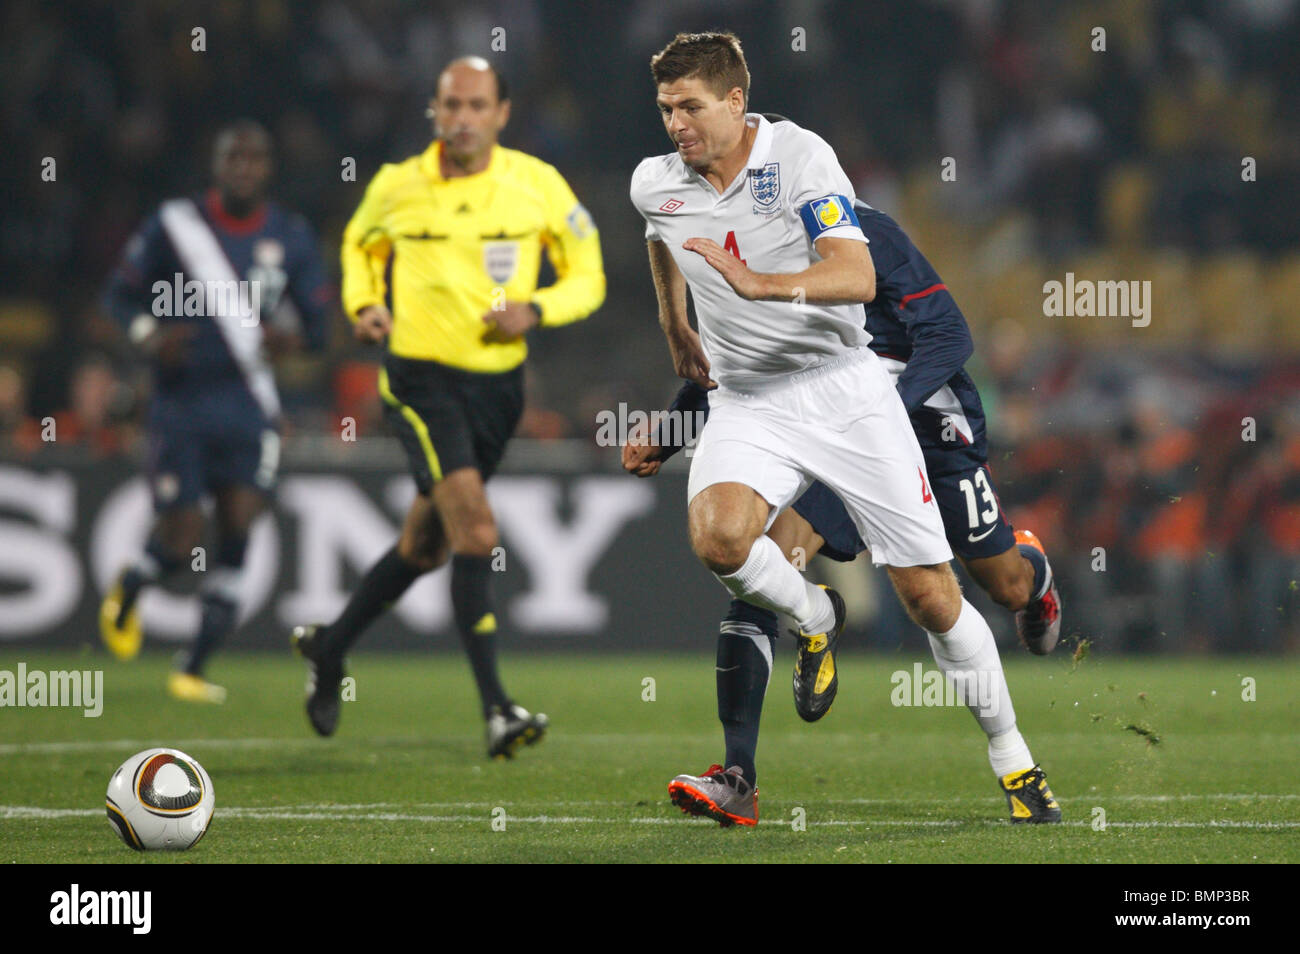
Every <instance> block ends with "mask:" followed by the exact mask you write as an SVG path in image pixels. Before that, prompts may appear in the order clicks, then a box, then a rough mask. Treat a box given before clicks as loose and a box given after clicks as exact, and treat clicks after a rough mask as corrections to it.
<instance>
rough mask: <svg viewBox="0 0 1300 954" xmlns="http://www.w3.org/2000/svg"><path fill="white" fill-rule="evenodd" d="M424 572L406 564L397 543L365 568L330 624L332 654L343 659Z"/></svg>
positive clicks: (330, 649) (329, 637)
mask: <svg viewBox="0 0 1300 954" xmlns="http://www.w3.org/2000/svg"><path fill="white" fill-rule="evenodd" d="M422 575H423V571H422V570H420V568H419V567H417V566H414V565H413V564H410V563H407V562H406V560H405V559H403V558H402V555H401V554H400V553H398V552H397V544H393V548H392V549H391V550H389V551H388V552H387V553H385V554H384V555H383V556H382V557H380V558H379V562H378V563H376V564H375V565H374V566H372V567H371V568H370V569H369V570H367V571H366V575H365V576H364V577H362V578H361V584H360V585H359V586H358V587H357V588H356V590H355V591H354V592H353V594H352V597H351V598H350V599H349V600H348V605H347V606H345V607H343V612H342V613H340V614H339V618H338V619H336V620H335V621H334V622H332V623H330V625H329V627H328V629H329V636H328V646H329V651H330V653H331V654H333V655H335V656H338V657H339V658H342V657H343V656H346V655H347V654H348V651H349V650H350V649H351V648H352V644H353V643H355V642H356V641H357V640H358V639H359V638H360V637H361V633H362V632H363V631H364V630H365V628H366V627H367V626H369V625H370V624H371V623H372V622H374V621H375V619H376V617H378V616H379V614H380V613H382V612H384V611H385V610H387V609H388V607H390V606H392V605H393V604H394V603H396V602H397V601H398V600H399V599H401V596H402V594H403V593H405V592H406V591H407V589H408V588H409V587H410V585H411V584H412V583H414V582H415V581H416V580H418V579H419V578H420V577H421V576H422Z"/></svg>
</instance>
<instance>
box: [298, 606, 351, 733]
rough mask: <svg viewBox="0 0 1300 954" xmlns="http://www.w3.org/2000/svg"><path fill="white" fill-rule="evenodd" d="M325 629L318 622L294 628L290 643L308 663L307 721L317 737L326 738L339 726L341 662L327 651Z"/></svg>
mask: <svg viewBox="0 0 1300 954" xmlns="http://www.w3.org/2000/svg"><path fill="white" fill-rule="evenodd" d="M325 633H326V628H325V627H324V626H322V625H320V624H319V623H311V624H309V625H307V626H295V627H294V630H293V634H292V635H291V636H290V637H289V642H291V643H292V644H293V648H294V649H296V650H298V653H299V654H300V655H301V656H302V658H303V659H305V660H307V720H308V721H309V722H311V727H312V728H313V729H315V730H316V733H317V734H318V735H323V736H329V735H333V734H334V730H335V729H337V728H338V726H339V687H340V686H341V685H342V683H343V675H344V673H343V660H342V659H336V658H335V657H334V656H333V655H332V654H330V653H329V651H328V650H327V649H326V643H325Z"/></svg>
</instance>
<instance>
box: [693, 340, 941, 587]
mask: <svg viewBox="0 0 1300 954" xmlns="http://www.w3.org/2000/svg"><path fill="white" fill-rule="evenodd" d="M814 479H816V480H820V481H821V482H822V483H824V484H826V485H827V486H828V487H830V488H831V490H833V491H834V492H835V493H836V495H837V496H838V497H839V498H840V500H842V501H843V502H844V505H845V507H846V508H847V509H848V512H849V515H850V516H851V517H852V518H853V522H854V524H855V525H856V526H857V528H858V533H859V534H860V535H861V536H862V539H863V541H864V542H865V543H866V544H867V546H868V547H869V548H870V550H871V561H872V563H874V564H875V565H877V566H882V565H887V566H900V567H902V566H922V565H927V566H928V565H932V564H937V563H947V562H948V561H949V560H951V559H952V550H951V548H949V546H948V541H947V539H946V537H945V536H944V530H943V520H942V518H941V517H940V515H939V506H938V504H937V503H936V502H935V500H934V495H933V493H931V491H930V484H929V479H928V478H927V476H926V474H925V460H924V458H923V457H922V456H921V448H920V446H919V445H918V444H917V442H916V435H915V434H914V433H913V431H912V423H911V421H910V420H909V419H908V417H907V411H906V410H905V409H904V408H903V402H902V400H901V399H900V398H899V397H898V392H897V391H896V390H895V389H894V386H893V382H892V381H891V379H890V376H889V374H888V373H887V372H886V371H885V369H884V367H883V365H881V363H880V361H879V359H878V358H877V357H876V356H875V355H874V354H873V353H872V352H871V351H870V350H869V349H867V348H860V349H857V350H856V351H854V352H852V353H851V354H849V355H846V356H844V357H842V358H837V359H835V360H833V361H832V362H830V363H829V364H828V365H826V366H823V367H821V368H817V369H814V370H813V371H806V372H802V373H801V374H796V375H794V376H793V377H791V378H789V379H787V380H786V381H783V382H781V383H780V384H779V385H777V386H776V387H774V388H771V389H767V390H764V391H762V392H759V393H742V392H738V391H731V390H727V389H725V388H721V387H720V388H718V389H717V390H715V391H713V392H711V393H710V395H709V423H708V425H707V426H706V427H705V428H704V431H703V433H702V434H701V435H700V441H699V444H698V446H697V447H696V449H695V455H694V458H693V459H692V461H691V476H690V480H689V482H688V485H687V499H688V501H689V500H694V499H695V497H696V495H698V494H699V493H700V491H702V490H704V489H705V488H706V487H710V486H712V485H713V484H720V483H730V482H735V483H739V484H744V485H746V486H747V487H750V488H752V489H753V490H754V491H756V492H757V493H758V494H759V496H761V497H762V498H763V499H764V500H766V501H767V502H768V503H769V504H771V505H772V511H771V513H770V514H769V515H768V520H767V526H768V527H770V526H771V525H772V522H773V521H774V520H775V519H776V517H777V515H778V514H779V513H780V512H781V511H782V510H784V509H785V508H786V507H788V506H789V505H790V504H792V503H793V502H794V501H795V500H797V499H798V497H799V495H800V494H802V493H803V492H804V490H806V489H807V488H808V485H809V484H811V483H812V481H813V480H814Z"/></svg>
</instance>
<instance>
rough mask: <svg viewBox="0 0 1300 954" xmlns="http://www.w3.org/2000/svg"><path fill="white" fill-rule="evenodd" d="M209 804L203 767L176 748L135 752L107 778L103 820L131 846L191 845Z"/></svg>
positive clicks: (206, 820) (178, 848)
mask: <svg viewBox="0 0 1300 954" xmlns="http://www.w3.org/2000/svg"><path fill="white" fill-rule="evenodd" d="M215 806H216V800H215V798H214V796H213V793H212V779H210V778H208V773H207V772H206V771H205V770H204V768H203V766H202V765H200V764H199V763H198V762H196V761H194V759H192V758H190V757H189V756H188V755H186V754H185V753H184V752H180V751H177V750H176V749H145V750H144V751H143V752H137V753H136V754H135V755H133V756H131V757H130V758H129V759H127V760H126V761H125V762H123V763H122V765H121V767H120V768H119V769H118V770H117V771H116V772H114V773H113V777H112V778H110V779H109V780H108V820H109V822H110V823H112V825H113V829H114V831H116V832H117V833H118V835H119V836H120V837H121V839H122V841H124V842H126V844H127V846H128V847H131V848H134V849H135V850H136V851H158V850H163V851H184V850H185V849H186V848H190V847H192V846H193V845H195V844H196V843H197V842H198V840H199V839H200V838H202V837H203V833H204V832H206V831H207V830H208V823H209V822H210V821H212V809H213V808H214V807H215Z"/></svg>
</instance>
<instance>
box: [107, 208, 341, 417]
mask: <svg viewBox="0 0 1300 954" xmlns="http://www.w3.org/2000/svg"><path fill="white" fill-rule="evenodd" d="M193 201H194V205H195V206H196V207H197V209H198V212H199V214H200V215H201V217H202V220H203V222H205V223H206V224H207V226H208V227H209V229H210V230H211V233H212V235H213V236H214V237H215V238H216V240H217V242H218V244H219V246H220V251H221V253H222V254H223V255H224V257H225V259H226V261H227V262H228V265H229V268H230V270H231V273H232V274H233V275H234V276H235V277H236V278H237V279H238V280H239V281H247V282H249V283H253V282H256V284H257V288H258V294H259V299H260V315H261V319H260V320H261V321H262V322H263V323H266V324H269V325H271V326H272V327H277V328H279V327H292V324H291V323H292V321H293V319H292V318H291V317H290V315H291V312H292V311H293V310H296V312H297V316H298V321H297V328H296V329H295V330H297V331H298V332H299V333H300V334H301V335H302V338H303V341H304V344H305V345H306V346H307V347H309V348H313V349H319V348H321V347H323V346H324V343H325V338H326V332H327V325H326V319H327V305H328V302H329V300H330V297H331V295H332V291H331V289H330V287H329V285H328V283H327V280H326V274H325V266H324V262H323V261H322V260H321V256H320V251H319V248H318V246H317V241H316V235H315V233H314V232H313V230H312V228H311V226H310V225H308V224H307V221H306V220H305V219H304V218H303V217H302V216H300V215H297V214H294V213H291V212H289V211H288V210H286V209H284V208H282V207H281V206H279V205H277V204H275V203H274V202H267V203H265V204H264V205H263V206H262V207H261V208H260V209H259V210H258V211H257V212H256V213H254V214H253V215H251V216H249V217H248V218H247V219H234V218H232V217H230V216H229V215H227V214H226V213H225V212H224V211H223V210H222V208H221V205H220V201H219V200H218V198H217V196H216V194H215V193H209V194H208V195H207V196H206V197H202V198H195V199H194V200H193ZM164 207H165V206H164ZM183 257H184V256H183V255H182V254H181V252H180V251H178V249H177V248H176V247H175V246H174V243H173V240H172V237H171V235H170V234H169V232H168V230H167V228H166V226H165V225H164V218H163V212H162V209H160V210H159V211H156V212H154V213H153V214H152V215H150V216H149V218H147V219H146V220H145V222H144V224H143V225H142V226H141V228H140V230H139V231H138V232H137V233H136V234H135V235H134V236H132V238H131V240H130V242H129V243H128V244H127V246H126V249H125V251H124V252H123V256H122V261H121V263H120V264H119V265H118V266H117V268H116V269H115V270H114V272H113V274H112V276H111V278H110V279H109V283H108V288H107V290H106V293H105V305H106V307H107V309H108V311H109V313H110V314H111V315H112V316H113V317H114V318H115V319H116V320H117V321H118V322H119V323H120V324H121V325H122V326H123V327H124V328H128V327H130V325H131V323H132V322H133V321H134V319H135V318H136V317H137V316H138V315H140V314H141V313H145V314H152V315H155V316H159V317H158V321H159V322H160V323H161V324H165V323H168V322H184V323H189V324H192V325H193V326H194V328H195V331H194V337H193V338H192V339H191V340H190V342H189V345H188V347H187V349H186V353H185V357H184V360H182V361H181V362H179V363H178V364H175V365H170V366H167V367H162V366H158V367H156V368H155V401H156V402H162V403H166V404H180V405H186V406H196V405H197V406H202V405H203V404H204V403H205V399H206V398H209V397H217V396H221V398H222V401H221V402H220V403H222V404H223V405H224V407H225V413H227V414H230V413H235V412H238V411H239V410H240V409H239V408H231V407H230V404H229V403H228V402H229V399H230V398H231V396H232V395H233V396H235V399H236V400H237V401H239V403H240V404H245V405H247V406H248V407H250V408H252V413H253V414H254V415H256V416H259V417H265V415H263V414H261V409H262V408H263V407H264V406H265V402H262V404H259V403H258V402H257V401H256V400H254V397H253V394H252V392H251V391H250V390H249V387H248V382H247V380H246V374H245V372H244V370H241V367H240V364H239V362H238V361H237V360H236V357H235V355H234V354H233V353H232V351H231V349H230V347H229V345H228V343H227V340H226V338H225V336H224V335H223V334H222V331H221V329H220V328H218V325H217V321H216V320H215V319H213V318H210V317H205V316H202V315H193V314H191V315H189V316H187V315H185V314H184V313H183V311H184V309H178V308H176V307H175V306H176V305H177V304H178V303H179V301H178V299H177V296H176V294H175V292H174V291H173V289H174V286H176V285H177V284H178V283H177V278H176V276H177V275H180V276H181V279H180V282H179V284H180V285H181V286H182V288H183V287H184V283H185V282H187V281H203V280H204V279H202V278H199V277H198V276H194V275H189V274H186V269H185V267H184V266H183V264H182V259H183ZM159 282H162V283H165V287H166V290H163V288H162V286H158V287H156V283H159ZM160 295H167V296H169V297H170V298H171V299H172V300H171V301H166V302H164V301H160V299H159V296H160ZM182 297H183V292H182ZM290 304H291V306H292V308H290V307H287V306H288V305H290ZM239 330H240V333H247V334H255V335H259V336H260V334H261V329H260V328H257V327H250V328H247V329H239ZM257 340H259V341H260V338H258V339H257ZM241 392H248V393H246V394H241ZM243 398H246V400H242V399H243ZM264 423H265V422H264Z"/></svg>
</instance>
